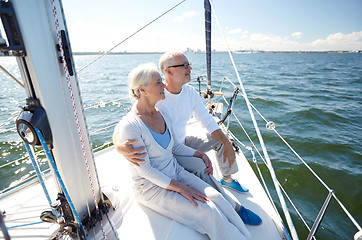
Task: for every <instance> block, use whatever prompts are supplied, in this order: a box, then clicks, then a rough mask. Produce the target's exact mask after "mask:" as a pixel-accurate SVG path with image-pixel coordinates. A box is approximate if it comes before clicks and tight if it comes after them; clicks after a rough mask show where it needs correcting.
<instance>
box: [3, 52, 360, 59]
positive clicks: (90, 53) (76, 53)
mask: <svg viewBox="0 0 362 240" xmlns="http://www.w3.org/2000/svg"><path fill="white" fill-rule="evenodd" d="M104 53H105V52H73V55H102V54H104ZM163 53H164V52H110V53H107V54H106V55H131V54H163ZM184 53H185V54H205V52H203V51H184ZM225 53H228V52H227V51H212V54H225ZM232 53H233V54H269V53H362V50H355V51H264V50H250V51H249V50H241V51H232ZM3 56H4V55H3V54H1V53H0V57H3ZM9 56H13V55H12V54H11V53H10V55H9Z"/></svg>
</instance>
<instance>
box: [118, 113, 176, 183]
mask: <svg viewBox="0 0 362 240" xmlns="http://www.w3.org/2000/svg"><path fill="white" fill-rule="evenodd" d="M116 131H117V132H118V133H119V136H120V139H121V140H122V141H126V140H137V143H136V144H133V147H134V148H139V147H143V146H145V144H144V141H143V139H142V132H141V129H140V127H138V126H137V123H130V122H128V121H124V120H122V121H121V122H119V123H118V124H117V127H116ZM116 131H115V133H117V132H116ZM144 152H146V153H147V149H145V150H143V151H142V152H141V153H144ZM142 159H143V160H145V161H144V162H143V163H140V164H139V165H140V166H139V167H138V166H135V169H136V170H137V173H138V174H139V175H140V176H141V177H143V178H146V179H148V180H150V181H151V182H153V183H154V184H156V185H158V186H160V187H162V188H167V187H168V185H170V183H171V178H170V177H168V176H166V175H165V174H163V173H162V172H160V171H159V170H157V169H156V168H154V167H152V166H151V164H150V159H149V157H148V154H147V155H146V156H145V157H144V158H142Z"/></svg>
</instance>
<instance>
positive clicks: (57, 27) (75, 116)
mask: <svg viewBox="0 0 362 240" xmlns="http://www.w3.org/2000/svg"><path fill="white" fill-rule="evenodd" d="M51 3H52V7H53V17H54V21H55V28H56V30H57V38H58V43H59V46H60V52H61V57H62V60H63V68H64V73H65V76H66V79H67V81H66V82H67V85H68V91H69V95H70V98H71V102H72V107H73V114H74V118H75V122H76V125H77V130H78V136H79V140H80V143H81V148H82V153H83V159H84V162H85V165H86V168H87V173H88V179H89V184H90V187H91V191H92V195H93V201H94V205H95V208H96V211H97V212H99V208H98V202H97V197H96V195H95V190H94V186H93V181H92V176H91V173H90V168H89V163H88V159H87V155H86V149H85V145H84V140H83V137H82V130H81V128H80V121H79V117H78V112H77V109H76V106H75V99H74V95H73V90H72V84H71V82H70V81H71V79H70V75H69V72H68V68H67V64H66V60H65V53H64V50H63V44H64V43H63V42H62V41H61V33H60V26H59V20H58V18H57V9H56V6H55V4H54V0H51ZM77 222H78V225H79V226H82V222H81V221H80V219H78V220H77ZM99 223H100V226H101V229H102V232H103V238H104V239H107V236H106V233H105V231H104V227H103V223H102V221H101V220H100V221H99Z"/></svg>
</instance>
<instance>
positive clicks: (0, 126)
mask: <svg viewBox="0 0 362 240" xmlns="http://www.w3.org/2000/svg"><path fill="white" fill-rule="evenodd" d="M18 115H19V113H16V114H14V115H13V116H11V117H10V118H8V119H7V120H6V121H5V122H3V123H2V124H0V129H2V128H3V127H4V126H5V125H7V124H9V123H10V122H11V121H12V120H13V119H14V118H16V117H17V116H18Z"/></svg>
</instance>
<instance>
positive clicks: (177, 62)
mask: <svg viewBox="0 0 362 240" xmlns="http://www.w3.org/2000/svg"><path fill="white" fill-rule="evenodd" d="M169 67H170V68H172V71H173V76H174V77H173V80H172V81H177V82H178V83H181V84H182V85H183V84H185V83H188V82H190V80H191V70H192V68H191V64H190V63H189V61H188V60H187V58H186V56H185V55H183V54H182V55H176V56H175V57H174V58H173V61H172V64H171V66H169Z"/></svg>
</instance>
